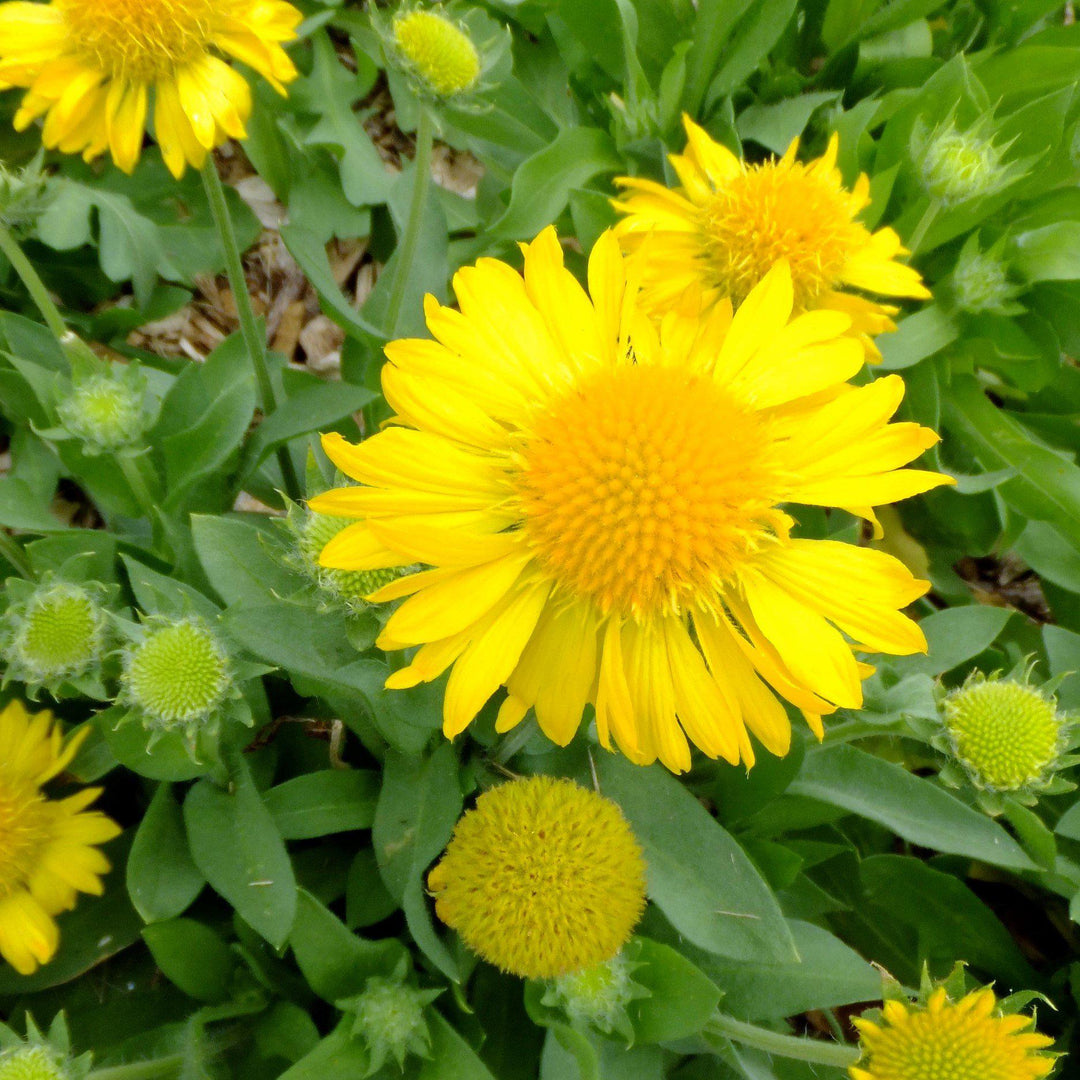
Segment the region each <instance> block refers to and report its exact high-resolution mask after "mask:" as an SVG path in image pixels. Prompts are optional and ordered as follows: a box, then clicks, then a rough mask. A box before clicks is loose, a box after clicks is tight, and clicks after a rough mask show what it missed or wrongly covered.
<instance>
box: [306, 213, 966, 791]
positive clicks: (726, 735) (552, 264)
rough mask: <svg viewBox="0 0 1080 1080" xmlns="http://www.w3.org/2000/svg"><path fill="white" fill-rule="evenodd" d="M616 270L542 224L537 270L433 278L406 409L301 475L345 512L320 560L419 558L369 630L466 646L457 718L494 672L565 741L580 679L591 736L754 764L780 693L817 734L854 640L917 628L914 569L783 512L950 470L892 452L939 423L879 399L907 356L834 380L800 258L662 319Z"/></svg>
mask: <svg viewBox="0 0 1080 1080" xmlns="http://www.w3.org/2000/svg"><path fill="white" fill-rule="evenodd" d="M625 268H626V264H625V263H624V261H623V259H622V257H621V255H620V253H619V249H618V243H617V241H616V239H615V237H614V236H613V235H612V234H610V233H607V234H605V235H604V236H603V237H601V239H600V240H599V241H598V242H597V245H596V248H595V249H594V251H593V253H592V257H591V258H590V260H589V269H588V281H589V293H590V294H591V296H590V295H589V294H587V293H586V291H585V290H584V289H583V288H582V287H581V286H580V285H579V284H578V282H577V280H576V279H575V278H574V277H573V275H572V274H570V273H569V271H567V270H566V269H565V268H564V266H563V260H562V250H561V248H560V246H559V242H558V240H557V238H556V236H555V232H554V230H552V229H548V230H546V231H545V232H543V233H542V234H541V235H540V236H539V237H538V238H537V239H536V240H535V241H534V242H533V243H532V244H530V245H528V246H527V247H526V248H525V270H524V276H523V277H522V276H521V275H519V274H518V273H517V272H516V271H514V270H512V269H511V268H510V267H509V266H507V265H505V264H504V263H501V262H498V261H496V260H494V259H481V260H480V261H479V262H478V263H477V265H476V266H473V267H466V268H464V269H462V270H460V271H459V272H458V273H457V275H456V276H455V279H454V288H455V291H456V293H457V297H458V301H459V304H460V311H455V310H452V309H451V308H448V307H443V306H442V305H440V304H438V303H437V302H436V301H435V300H434V299H432V298H430V297H429V298H428V301H427V322H428V327H429V328H430V330H431V332H432V334H433V335H434V337H435V340H434V341H425V340H408V341H395V342H392V343H391V344H390V345H388V346H387V349H386V354H387V357H388V358H389V363H388V364H387V365H386V367H385V368H384V374H383V388H384V391H385V393H386V397H387V400H388V401H389V402H390V404H391V406H392V407H393V408H394V409H395V410H396V412H397V419H398V423H397V424H396V425H395V426H392V427H389V428H387V429H386V430H384V431H382V432H380V433H379V434H377V435H375V436H374V437H373V438H371V439H368V440H367V441H366V442H364V443H361V444H360V445H358V446H353V445H350V444H349V443H347V442H346V441H345V440H344V439H343V438H341V437H340V436H339V435H328V436H326V437H325V439H324V440H323V445H324V447H325V448H326V452H327V453H328V454H329V456H330V458H331V459H332V460H333V461H334V463H335V464H336V465H337V466H338V467H339V468H340V469H341V470H342V471H343V472H345V473H346V474H348V475H349V476H351V477H353V478H354V479H356V480H357V481H359V483H360V486H354V487H349V488H342V489H339V490H337V491H332V492H328V493H327V494H325V495H321V496H319V497H317V498H316V499H314V500H312V504H311V505H312V507H313V508H314V509H315V510H317V511H318V512H320V513H329V514H336V515H340V516H345V517H351V518H354V519H355V521H356V523H355V524H353V525H351V526H349V527H348V528H346V529H344V530H343V531H342V532H341V533H339V534H338V535H337V536H336V537H334V539H333V540H331V541H330V543H328V544H327V546H326V547H325V549H324V550H323V554H322V562H323V564H324V565H326V566H329V567H336V568H340V569H343V570H370V569H377V568H380V567H409V566H412V565H413V564H416V563H420V564H424V565H425V566H426V569H423V570H421V571H419V572H418V573H413V574H410V575H408V576H406V577H403V578H400V579H398V580H397V581H395V582H393V583H391V584H390V585H388V586H386V587H385V588H383V589H381V590H379V591H378V592H377V593H375V594H374V597H373V598H374V599H376V600H392V599H400V598H407V599H406V600H405V602H404V603H403V604H402V605H401V606H400V607H399V608H398V609H397V611H396V612H395V613H394V614H393V616H392V617H391V618H390V620H389V622H388V623H387V625H386V628H385V630H384V632H383V635H382V637H381V638H380V645H381V646H382V647H383V648H386V649H401V648H406V647H409V646H414V645H419V646H421V648H420V649H419V651H418V652H417V653H416V654H415V656H414V657H413V659H412V662H411V663H410V664H409V665H408V666H407V667H405V668H404V669H402V670H401V671H398V672H395V673H394V675H392V676H391V678H390V681H389V682H388V684H387V685H388V686H391V687H407V686H411V685H414V684H416V683H419V682H423V681H428V680H431V679H435V678H437V677H438V676H439V675H441V674H442V673H443V672H444V671H446V670H447V668H451V667H452V671H451V674H450V678H449V682H448V684H447V689H446V697H445V704H444V730H445V732H446V734H447V735H448V736H450V737H453V736H455V735H457V734H459V733H460V732H461V731H463V730H464V729H465V728H466V727H467V726H468V724H469V723H470V721H471V720H472V719H473V718H474V717H475V716H476V714H477V712H478V711H479V710H480V709H481V708H482V707H483V705H484V704H485V702H486V701H487V700H488V699H489V698H490V697H491V696H492V695H493V694H494V693H495V692H496V690H498V688H499V687H500V686H505V687H507V689H508V691H509V693H508V696H507V698H506V699H505V701H504V702H503V704H502V707H501V711H500V713H499V718H498V726H499V729H500V730H507V729H509V728H510V727H513V726H514V725H515V724H516V723H518V722H519V721H520V720H521V719H522V718H523V717H524V716H525V714H526V713H527V712H528V710H529V709H530V708H532V709H535V712H536V716H537V719H538V721H539V723H540V726H541V728H542V729H543V730H544V731H545V732H546V733H547V735H548V736H549V737H550V738H551V739H553V740H554V741H555V742H557V743H559V744H566V743H568V742H569V741H570V740H571V739H572V738H573V736H574V733H575V732H576V731H577V729H578V726H579V725H580V723H581V719H582V714H583V712H584V710H585V707H586V705H587V704H590V703H591V704H592V705H594V706H595V710H596V723H597V729H598V734H599V737H600V739H601V741H602V742H603V743H604V745H605V746H608V745H610V742H611V740H612V739H613V740H614V741H615V742H616V743H617V744H618V746H619V747H620V748H621V749H622V750H623V752H624V753H626V754H627V756H629V757H630V758H631V759H632V760H634V761H637V762H643V763H644V762H651V761H654V760H656V759H657V758H659V759H660V760H661V761H663V762H664V763H665V764H666V765H668V766H669V767H670V768H672V769H676V770H682V769H686V768H688V767H689V764H690V748H689V743H693V744H695V745H697V746H698V747H700V748H701V749H702V750H703V751H704V752H705V753H706V754H708V755H710V756H712V757H723V758H725V759H727V760H728V761H731V762H737V761H739V760H743V761H745V762H747V763H748V764H749V763H751V762H752V761H753V749H752V746H751V742H750V738H749V736H748V734H747V732H748V730H749V732H751V733H753V734H754V735H755V736H756V737H757V738H758V740H760V742H761V743H762V744H763V745H764V746H766V747H767V748H768V749H769V750H771V751H772V752H774V753H780V754H782V753H784V752H786V750H787V748H788V744H789V740H790V727H789V723H788V719H787V714H786V712H785V710H784V708H783V707H782V705H781V704H780V702H779V701H778V700H777V698H776V696H774V693H773V692H772V691H775V692H776V693H778V694H780V695H781V696H783V697H784V698H786V699H787V700H788V701H790V702H792V703H793V704H795V705H796V706H798V707H799V708H800V709H802V710H804V712H805V714H806V716H807V718H808V720H809V722H810V723H811V725H812V726H813V727H814V729H815V730H816V731H819V732H820V717H821V716H822V715H823V714H826V713H830V712H832V711H834V709H835V708H836V707H838V706H843V707H849V708H857V707H858V706H859V704H860V703H861V700H862V692H861V678H862V677H863V676H864V674H865V668H860V665H859V663H858V662H857V661H856V658H855V654H854V650H855V649H858V650H863V651H869V652H878V651H880V652H889V653H897V654H905V653H913V652H918V651H921V650H923V649H924V648H925V641H924V639H923V636H922V633H921V632H920V630H919V628H918V627H917V626H916V625H915V624H914V623H913V622H911V621H910V620H909V619H908V618H906V617H905V616H904V615H902V614H900V609H902V608H903V607H905V606H906V605H908V604H910V603H911V602H912V601H914V600H915V599H917V598H918V597H919V596H921V595H922V594H923V593H924V592H925V591H926V588H927V584H926V582H924V581H919V580H916V579H915V578H914V577H912V575H911V574H910V573H909V572H908V571H907V570H906V569H905V568H904V567H903V566H902V565H901V564H900V563H899V562H898V561H896V560H895V559H893V558H891V557H889V556H887V555H885V554H882V553H881V552H877V551H871V550H868V549H866V548H858V547H853V546H849V545H846V544H842V543H838V542H835V541H815V540H802V539H794V538H792V537H791V535H790V532H791V526H792V524H793V522H792V518H791V517H790V516H789V511H788V510H787V509H785V506H786V505H787V504H793V503H810V504H815V505H819V506H833V507H844V508H851V509H854V510H855V511H856V512H859V513H862V514H864V516H870V515H871V514H872V512H871V511H870V510H869V507H872V506H875V505H880V504H883V503H887V502H892V501H894V500H896V499H903V498H907V497H908V496H910V495H915V494H917V493H919V492H923V491H926V490H927V489H929V488H932V487H936V486H937V485H939V484H942V483H947V482H949V481H948V478H946V477H943V476H941V475H940V474H938V473H933V472H924V471H917V470H901V469H900V466H902V465H905V464H907V463H908V462H910V461H912V460H913V459H914V458H916V457H918V456H919V454H921V453H922V452H923V451H924V450H925V449H927V447H929V446H931V445H933V444H934V443H935V442H936V441H937V436H936V435H935V434H934V433H933V432H931V431H929V430H927V429H926V428H923V427H920V426H918V425H917V424H910V423H902V424H889V423H888V420H889V418H890V417H891V416H892V414H893V413H894V412H895V411H896V409H897V407H898V406H899V404H900V400H901V398H902V396H903V383H902V381H901V380H900V378H899V377H898V376H895V375H891V376H887V377H885V378H882V379H878V380H876V381H875V382H872V383H870V384H869V385H867V386H862V387H858V388H856V387H851V386H848V385H847V384H846V382H845V380H847V379H848V378H850V377H851V376H852V375H853V374H855V372H856V371H857V370H858V369H859V368H860V367H861V365H862V356H863V354H862V349H861V347H860V346H859V344H858V343H857V342H856V341H855V340H854V339H852V338H851V337H850V336H847V331H848V329H849V320H848V318H847V316H845V315H843V314H840V313H838V312H834V311H815V312H809V313H804V314H801V315H796V316H794V317H793V314H792V313H793V307H794V294H793V288H792V282H791V274H790V272H789V270H788V268H787V265H786V264H783V263H782V264H779V265H778V266H777V267H776V268H774V270H773V271H772V272H771V273H769V274H768V275H767V276H766V278H765V280H764V281H763V282H762V283H761V284H760V285H758V286H757V287H756V288H755V289H754V290H752V291H751V293H750V295H749V296H748V297H747V299H746V300H745V301H744V303H743V304H742V306H741V307H740V309H739V311H738V312H737V313H736V314H735V315H734V317H732V313H731V306H730V304H724V303H721V304H713V305H710V306H709V307H708V309H707V310H706V311H705V312H704V313H703V312H701V311H699V310H698V309H697V308H693V309H692V310H691V309H687V310H682V311H676V312H672V313H671V314H669V315H668V316H667V317H666V318H665V319H664V320H663V322H662V324H661V325H660V327H659V329H656V328H654V326H653V324H652V323H651V322H650V321H649V320H647V319H646V318H644V317H643V316H642V315H641V314H640V312H639V309H638V306H637V302H636V297H635V293H634V290H633V288H632V287H628V286H627V282H626V276H625ZM860 508H862V509H860ZM769 687H771V688H772V689H771V690H770V689H769Z"/></svg>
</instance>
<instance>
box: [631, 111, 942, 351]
mask: <svg viewBox="0 0 1080 1080" xmlns="http://www.w3.org/2000/svg"><path fill="white" fill-rule="evenodd" d="M684 123H685V126H686V131H687V135H688V137H689V142H688V144H687V146H686V149H685V151H684V152H683V153H682V154H679V155H672V156H671V159H670V160H671V163H672V165H673V166H674V168H675V171H676V172H677V174H678V176H679V179H680V181H681V186H680V187H678V188H676V189H674V190H672V189H669V188H666V187H664V186H663V185H661V184H657V183H655V182H653V181H651V180H640V179H635V178H632V177H620V178H619V179H618V180H617V181H616V182H617V183H618V184H619V185H620V186H621V187H622V188H623V189H624V190H625V192H626V193H625V194H624V195H623V197H622V198H621V199H618V200H616V202H615V206H616V208H617V209H618V210H620V211H622V212H623V213H624V214H625V215H626V217H625V218H624V219H623V221H622V222H621V223H620V225H619V227H618V234H619V238H620V242H621V244H622V246H623V249H624V250H625V251H627V252H628V253H635V252H641V253H642V258H641V266H640V272H641V274H642V284H643V292H644V298H645V302H646V303H647V305H648V306H649V307H651V308H652V309H653V310H655V311H656V312H657V313H659V314H663V313H664V312H665V311H668V310H670V309H671V308H672V307H673V306H675V305H676V304H677V303H678V302H679V298H680V297H681V296H682V295H683V294H685V293H686V292H687V290H692V291H700V292H702V293H704V295H705V296H706V297H707V298H710V299H711V300H713V301H716V300H719V299H723V298H725V297H727V298H730V299H731V301H732V302H733V303H734V304H735V305H736V306H738V305H739V304H741V303H742V302H743V301H744V300H745V299H746V298H747V297H748V296H749V295H750V293H751V291H752V290H753V289H754V287H755V286H756V285H757V284H758V283H759V282H760V281H761V280H762V279H763V278H764V277H765V275H766V274H767V273H768V272H769V271H770V270H771V269H772V268H773V267H774V266H776V264H777V263H778V262H781V261H785V262H787V264H788V265H789V266H790V268H791V276H792V284H793V287H794V290H795V305H796V308H797V309H799V310H810V309H814V308H834V309H836V310H839V311H844V312H846V313H847V314H848V315H850V316H851V318H852V333H854V334H857V335H859V336H860V337H861V338H862V339H863V343H864V346H865V347H866V348H867V349H869V350H870V352H871V355H873V356H876V355H877V351H876V349H875V348H874V347H873V345H872V344H871V342H870V335H872V334H878V333H881V332H882V331H883V330H890V329H893V328H894V327H893V323H892V321H891V319H890V316H891V315H893V314H895V312H896V309H895V308H894V307H890V306H888V305H886V304H882V303H880V302H878V301H875V300H872V299H870V298H868V297H865V296H861V295H856V294H855V293H853V292H851V291H850V290H853V289H855V290H860V291H862V290H865V291H867V292H871V293H878V294H881V295H884V296H907V297H917V298H926V297H928V296H929V295H930V293H929V292H928V291H927V290H926V288H924V286H923V285H922V283H921V280H920V278H919V275H918V274H917V273H916V272H915V271H914V270H912V269H911V268H910V267H908V266H904V265H903V264H902V263H898V262H896V261H895V260H896V257H897V256H899V255H903V254H904V250H903V248H902V247H901V245H900V239H899V237H898V236H897V235H896V233H895V232H894V231H893V230H892V229H879V230H878V231H877V232H874V233H871V232H870V230H869V229H867V228H866V226H865V225H863V224H861V223H860V222H859V221H858V220H857V218H858V214H859V213H860V211H861V210H862V209H863V208H864V207H865V206H866V205H867V203H868V202H869V195H868V192H869V181H868V180H867V178H866V176H860V177H859V180H858V183H856V185H855V187H854V189H853V190H850V191H849V190H848V189H847V188H846V187H845V186H844V183H843V179H842V177H841V175H840V172H839V170H838V169H837V168H836V154H837V148H838V141H837V138H836V136H833V138H832V140H831V142H830V143H829V148H828V150H827V151H826V152H825V155H824V156H823V157H821V158H818V159H817V160H815V161H812V162H810V163H809V164H803V163H801V162H799V161H796V160H795V152H796V150H797V149H798V140H796V141H795V142H793V143H792V144H791V146H790V148H789V149H788V152H787V153H786V154H785V155H784V156H783V157H782V158H781V159H779V160H772V161H767V162H765V163H763V164H760V165H747V164H746V163H745V162H742V161H740V160H739V159H738V158H737V157H735V155H734V154H732V153H731V152H730V151H729V150H727V149H726V148H725V147H724V146H722V145H720V144H719V143H717V142H714V141H713V140H712V139H711V138H709V136H708V135H707V134H706V133H705V131H704V130H703V129H702V128H700V127H698V126H697V125H696V124H695V123H693V121H691V120H690V119H689V117H684Z"/></svg>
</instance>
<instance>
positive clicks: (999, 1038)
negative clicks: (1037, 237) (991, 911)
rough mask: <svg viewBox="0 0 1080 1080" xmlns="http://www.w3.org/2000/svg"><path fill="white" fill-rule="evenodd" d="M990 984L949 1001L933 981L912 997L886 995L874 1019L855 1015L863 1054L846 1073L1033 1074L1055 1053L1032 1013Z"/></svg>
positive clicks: (967, 1079)
mask: <svg viewBox="0 0 1080 1080" xmlns="http://www.w3.org/2000/svg"><path fill="white" fill-rule="evenodd" d="M1008 1004H1009V1003H1008V1001H1006V1002H1000V1001H998V999H997V997H996V996H995V995H994V992H993V990H991V989H990V988H989V987H982V988H981V989H979V990H975V991H972V992H971V993H969V994H965V995H964V996H963V997H962V998H960V999H959V1000H957V1001H953V1000H952V999H951V998H950V996H949V993H948V991H947V989H946V987H945V986H938V987H936V988H935V989H934V990H933V991H932V992H930V993H929V995H928V996H926V998H925V1000H920V1002H918V1003H917V1004H914V1005H911V1004H908V1003H906V1002H903V1001H899V1000H896V999H893V1000H889V1001H886V1002H885V1004H884V1006H883V1008H882V1010H881V1016H880V1018H879V1019H878V1020H869V1019H858V1020H856V1021H855V1024H856V1026H857V1027H858V1029H859V1034H860V1036H861V1042H862V1050H863V1056H862V1058H860V1060H859V1063H858V1064H857V1065H853V1066H852V1067H851V1070H850V1072H851V1076H852V1078H853V1080H1040V1078H1041V1077H1044V1076H1046V1074H1047V1073H1049V1072H1050V1071H1051V1069H1053V1067H1054V1061H1055V1057H1056V1055H1052V1054H1047V1053H1044V1051H1045V1049H1046V1047H1048V1046H1050V1045H1051V1044H1052V1043H1053V1041H1054V1040H1053V1039H1051V1038H1049V1037H1048V1036H1046V1035H1041V1034H1039V1032H1037V1031H1033V1030H1031V1029H1032V1025H1033V1024H1034V1022H1035V1021H1034V1020H1033V1019H1032V1017H1030V1016H1026V1015H1024V1014H1023V1013H1020V1012H1013V1011H1011V1010H1010V1009H1009V1008H1008V1007H1006V1006H1008Z"/></svg>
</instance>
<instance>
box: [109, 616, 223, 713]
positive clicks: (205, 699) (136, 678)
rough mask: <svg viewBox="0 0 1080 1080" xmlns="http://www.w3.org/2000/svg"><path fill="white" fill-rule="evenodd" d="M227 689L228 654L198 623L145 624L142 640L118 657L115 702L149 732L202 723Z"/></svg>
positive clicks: (218, 705)
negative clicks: (128, 708)
mask: <svg viewBox="0 0 1080 1080" xmlns="http://www.w3.org/2000/svg"><path fill="white" fill-rule="evenodd" d="M231 689H232V676H231V674H230V671H229V656H228V653H227V652H226V650H225V647H224V646H223V645H222V643H221V641H220V640H219V638H218V636H217V634H215V633H214V631H213V630H211V629H210V627H208V626H207V625H206V624H205V623H204V622H203V621H202V620H200V619H196V618H188V619H183V620H181V621H180V622H175V623H165V624H164V625H162V624H160V623H155V622H151V623H149V624H148V632H147V633H146V635H145V637H144V638H143V639H142V641H140V642H138V643H136V644H133V645H131V646H129V647H128V649H127V650H126V652H125V654H124V664H123V672H122V674H121V697H122V699H123V700H124V701H125V702H126V703H127V704H129V705H131V706H133V707H134V708H135V709H137V710H138V712H139V713H141V718H142V720H143V724H144V726H145V727H147V728H150V729H154V730H158V731H171V730H175V729H180V728H187V729H189V730H190V729H193V728H197V727H199V726H201V725H204V724H207V723H208V722H210V721H212V720H213V719H214V717H215V713H216V712H217V711H218V709H219V708H220V706H221V705H222V703H223V702H224V701H225V698H226V697H227V696H228V694H229V691H230V690H231Z"/></svg>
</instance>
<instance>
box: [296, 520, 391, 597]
mask: <svg viewBox="0 0 1080 1080" xmlns="http://www.w3.org/2000/svg"><path fill="white" fill-rule="evenodd" d="M352 524H354V522H353V521H352V520H351V519H350V518H340V517H333V516H332V515H330V514H316V513H314V512H312V511H310V510H309V511H307V513H306V516H300V517H299V518H298V520H297V521H296V522H295V523H294V531H295V533H296V537H297V540H298V542H299V546H300V555H301V558H302V560H303V565H304V571H305V573H306V574H307V576H308V577H309V578H310V579H311V580H312V581H313V582H315V584H316V585H317V586H318V587H319V589H320V591H321V592H323V593H324V594H325V595H326V597H327V598H328V599H330V600H333V601H336V602H339V603H342V604H344V605H345V606H346V607H350V608H354V609H355V608H363V607H365V606H366V605H367V601H366V600H365V599H364V598H365V597H366V596H369V595H370V594H371V593H373V592H374V591H375V590H376V589H380V588H382V586H383V585H386V584H388V583H389V582H391V581H393V580H394V579H395V578H396V577H397V576H398V574H399V572H400V571H398V570H397V569H388V570H331V569H330V568H329V567H326V566H320V565H319V556H320V555H321V554H322V550H323V548H324V547H326V545H327V544H328V543H329V542H330V541H331V540H332V539H333V538H334V537H335V536H337V534H338V533H339V532H341V530H342V529H344V528H346V527H347V526H349V525H352Z"/></svg>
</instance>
